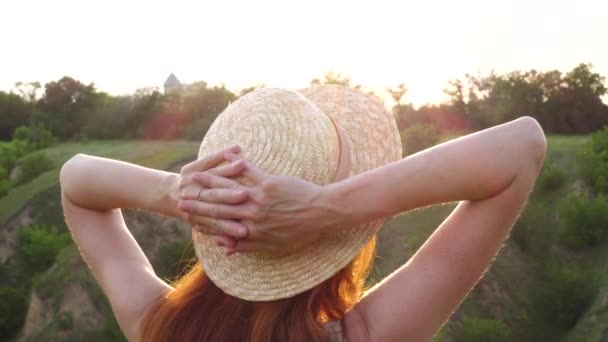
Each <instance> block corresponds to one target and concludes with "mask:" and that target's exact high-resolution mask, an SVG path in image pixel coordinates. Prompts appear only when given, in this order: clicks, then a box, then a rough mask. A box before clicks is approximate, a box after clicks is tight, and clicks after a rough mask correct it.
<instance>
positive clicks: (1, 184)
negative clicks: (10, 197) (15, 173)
mask: <svg viewBox="0 0 608 342" xmlns="http://www.w3.org/2000/svg"><path fill="white" fill-rule="evenodd" d="M11 187H12V184H11V181H10V180H9V179H8V172H7V171H6V169H5V168H4V167H3V166H2V165H0V197H3V196H4V195H6V194H7V193H8V191H9V190H10V189H11Z"/></svg>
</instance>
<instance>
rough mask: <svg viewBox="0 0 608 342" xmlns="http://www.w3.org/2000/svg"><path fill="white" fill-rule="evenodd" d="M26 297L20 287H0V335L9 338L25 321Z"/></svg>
mask: <svg viewBox="0 0 608 342" xmlns="http://www.w3.org/2000/svg"><path fill="white" fill-rule="evenodd" d="M27 306H28V302H27V298H26V296H25V292H24V290H23V289H20V288H12V287H0V336H2V338H3V339H4V338H6V339H7V340H10V337H12V336H13V335H15V334H16V333H17V332H18V331H19V329H20V328H21V325H22V324H23V322H24V321H25V314H26V313H27Z"/></svg>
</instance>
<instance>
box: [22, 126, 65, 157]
mask: <svg viewBox="0 0 608 342" xmlns="http://www.w3.org/2000/svg"><path fill="white" fill-rule="evenodd" d="M13 141H23V142H25V143H27V144H28V145H29V146H30V148H31V151H36V150H39V149H41V148H45V147H48V146H51V145H53V144H54V143H56V142H57V138H55V137H54V136H53V133H51V131H49V130H48V129H46V127H44V125H42V124H39V123H35V124H33V125H31V126H20V127H17V129H16V130H15V132H14V133H13Z"/></svg>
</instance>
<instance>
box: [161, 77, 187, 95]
mask: <svg viewBox="0 0 608 342" xmlns="http://www.w3.org/2000/svg"><path fill="white" fill-rule="evenodd" d="M183 86H184V85H183V84H182V83H181V82H180V81H179V80H178V79H177V77H176V76H175V75H174V74H173V73H171V75H169V77H167V80H166V81H165V84H164V87H165V94H168V93H170V92H172V91H175V90H181V89H182V87H183Z"/></svg>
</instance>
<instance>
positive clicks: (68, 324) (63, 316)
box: [57, 311, 74, 330]
mask: <svg viewBox="0 0 608 342" xmlns="http://www.w3.org/2000/svg"><path fill="white" fill-rule="evenodd" d="M57 324H58V325H59V329H61V330H70V329H72V327H73V326H74V314H73V313H72V311H63V312H60V313H59V315H58V317H57Z"/></svg>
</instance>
